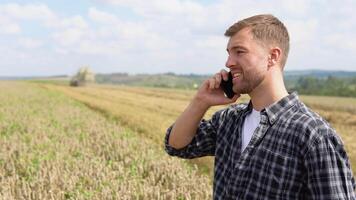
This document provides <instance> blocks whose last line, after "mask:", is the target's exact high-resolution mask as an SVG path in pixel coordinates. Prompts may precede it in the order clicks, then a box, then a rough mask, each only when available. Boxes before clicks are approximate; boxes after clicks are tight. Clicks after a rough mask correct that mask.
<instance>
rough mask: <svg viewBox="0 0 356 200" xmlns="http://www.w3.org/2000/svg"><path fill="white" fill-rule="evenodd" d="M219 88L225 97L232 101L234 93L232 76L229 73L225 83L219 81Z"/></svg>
mask: <svg viewBox="0 0 356 200" xmlns="http://www.w3.org/2000/svg"><path fill="white" fill-rule="evenodd" d="M220 87H221V88H222V89H223V91H224V93H225V95H226V96H227V97H228V98H230V99H232V97H234V95H235V93H234V91H233V90H232V74H231V72H229V78H228V80H227V81H225V80H224V79H222V80H221V83H220Z"/></svg>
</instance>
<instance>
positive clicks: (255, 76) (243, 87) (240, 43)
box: [226, 28, 269, 94]
mask: <svg viewBox="0 0 356 200" xmlns="http://www.w3.org/2000/svg"><path fill="white" fill-rule="evenodd" d="M227 51H228V54H229V56H228V59H227V61H226V67H228V68H229V69H230V71H231V73H232V75H233V91H234V92H235V93H237V94H249V93H251V92H252V91H253V90H254V89H255V88H256V87H257V86H258V85H260V84H261V82H262V81H263V79H264V77H265V74H266V72H267V65H268V55H269V54H268V51H267V48H266V47H263V46H262V45H261V44H260V43H259V42H257V41H256V40H255V39H253V36H252V34H251V33H250V31H249V29H248V28H244V29H242V30H240V31H239V32H237V33H236V34H235V35H233V36H232V37H231V38H230V39H229V42H228V44H227Z"/></svg>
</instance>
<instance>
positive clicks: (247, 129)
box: [241, 109, 261, 151]
mask: <svg viewBox="0 0 356 200" xmlns="http://www.w3.org/2000/svg"><path fill="white" fill-rule="evenodd" d="M260 120H261V115H260V112H259V111H257V110H255V109H252V112H251V113H250V114H248V115H247V116H246V118H245V121H244V125H243V128H242V149H241V150H242V151H243V150H244V149H245V148H246V146H247V145H248V143H249V142H250V140H251V137H252V135H253V133H254V132H255V130H256V128H257V126H258V124H259V123H260Z"/></svg>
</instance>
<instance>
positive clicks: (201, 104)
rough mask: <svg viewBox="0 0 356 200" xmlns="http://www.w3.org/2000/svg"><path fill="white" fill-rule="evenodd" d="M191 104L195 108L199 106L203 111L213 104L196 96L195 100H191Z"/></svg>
mask: <svg viewBox="0 0 356 200" xmlns="http://www.w3.org/2000/svg"><path fill="white" fill-rule="evenodd" d="M191 106H192V107H193V108H197V109H199V110H201V111H203V112H206V111H207V110H208V109H209V108H210V107H211V105H209V104H208V103H207V102H205V101H204V100H202V99H201V98H199V97H194V98H193V100H192V101H191Z"/></svg>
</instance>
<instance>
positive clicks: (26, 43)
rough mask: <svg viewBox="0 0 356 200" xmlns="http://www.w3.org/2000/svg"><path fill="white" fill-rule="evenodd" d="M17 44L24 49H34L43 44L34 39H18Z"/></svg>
mask: <svg viewBox="0 0 356 200" xmlns="http://www.w3.org/2000/svg"><path fill="white" fill-rule="evenodd" d="M18 44H19V45H20V46H21V47H24V48H28V49H35V48H38V47H40V46H42V45H43V42H42V41H41V40H38V39H34V38H19V39H18Z"/></svg>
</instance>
